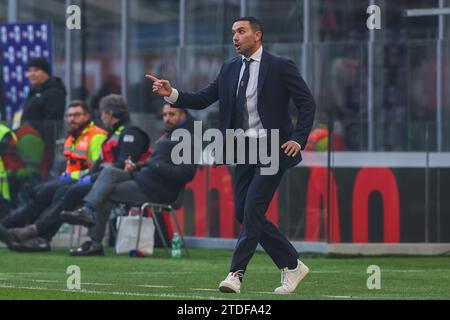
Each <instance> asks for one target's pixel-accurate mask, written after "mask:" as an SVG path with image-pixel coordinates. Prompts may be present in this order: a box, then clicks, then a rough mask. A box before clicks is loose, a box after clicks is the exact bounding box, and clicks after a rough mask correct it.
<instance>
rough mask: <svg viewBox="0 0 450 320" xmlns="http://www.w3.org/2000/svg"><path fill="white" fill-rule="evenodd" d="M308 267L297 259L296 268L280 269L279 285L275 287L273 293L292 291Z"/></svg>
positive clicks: (305, 273)
mask: <svg viewBox="0 0 450 320" xmlns="http://www.w3.org/2000/svg"><path fill="white" fill-rule="evenodd" d="M308 272H309V268H308V267H307V266H306V265H304V264H303V262H301V261H300V260H298V265H297V268H295V269H294V270H289V269H288V268H284V269H283V270H281V287H278V288H276V289H275V293H279V294H288V293H292V292H294V290H295V288H297V286H298V284H299V283H300V281H302V280H303V278H304V277H305V276H306V275H307V274H308Z"/></svg>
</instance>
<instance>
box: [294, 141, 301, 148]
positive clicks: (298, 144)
mask: <svg viewBox="0 0 450 320" xmlns="http://www.w3.org/2000/svg"><path fill="white" fill-rule="evenodd" d="M292 142H294V143H295V144H296V145H297V146H298V147H299V148H300V150H302V146H301V145H300V143H298V142H297V141H292Z"/></svg>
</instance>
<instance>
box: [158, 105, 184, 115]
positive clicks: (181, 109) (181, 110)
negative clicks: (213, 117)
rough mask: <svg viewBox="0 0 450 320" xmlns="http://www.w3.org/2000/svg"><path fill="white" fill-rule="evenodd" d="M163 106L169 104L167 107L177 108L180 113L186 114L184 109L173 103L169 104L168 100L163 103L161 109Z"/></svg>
mask: <svg viewBox="0 0 450 320" xmlns="http://www.w3.org/2000/svg"><path fill="white" fill-rule="evenodd" d="M165 106H169V107H171V108H173V109H178V111H180V113H184V114H186V115H187V114H188V113H187V111H186V109H183V108H180V107H177V106H175V105H173V104H171V103H169V102H166V103H164V104H163V109H164V107H165Z"/></svg>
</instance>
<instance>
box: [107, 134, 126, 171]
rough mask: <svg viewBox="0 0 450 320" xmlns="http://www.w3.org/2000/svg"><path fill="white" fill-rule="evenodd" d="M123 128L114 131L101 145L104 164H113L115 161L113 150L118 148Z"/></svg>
mask: <svg viewBox="0 0 450 320" xmlns="http://www.w3.org/2000/svg"><path fill="white" fill-rule="evenodd" d="M124 129H125V126H120V127H119V128H117V129H116V131H114V133H113V135H112V136H111V137H110V138H109V139H108V140H107V141H105V142H104V143H103V145H102V161H103V162H105V163H113V162H114V160H115V157H114V150H115V149H116V148H117V147H118V146H119V142H120V135H121V134H122V131H123V130H124Z"/></svg>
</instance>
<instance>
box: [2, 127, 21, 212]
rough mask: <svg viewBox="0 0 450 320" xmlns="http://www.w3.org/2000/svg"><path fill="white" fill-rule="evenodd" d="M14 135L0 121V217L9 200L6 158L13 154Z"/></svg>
mask: <svg viewBox="0 0 450 320" xmlns="http://www.w3.org/2000/svg"><path fill="white" fill-rule="evenodd" d="M16 142H17V139H16V135H15V134H14V132H13V131H12V130H11V129H10V128H8V127H7V126H6V125H4V124H3V123H0V219H1V218H2V217H3V216H4V215H5V214H7V212H8V210H9V206H10V201H11V192H10V183H9V181H8V170H7V169H8V168H7V166H6V160H7V158H8V157H11V156H14V155H15V154H16V152H15V144H16Z"/></svg>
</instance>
